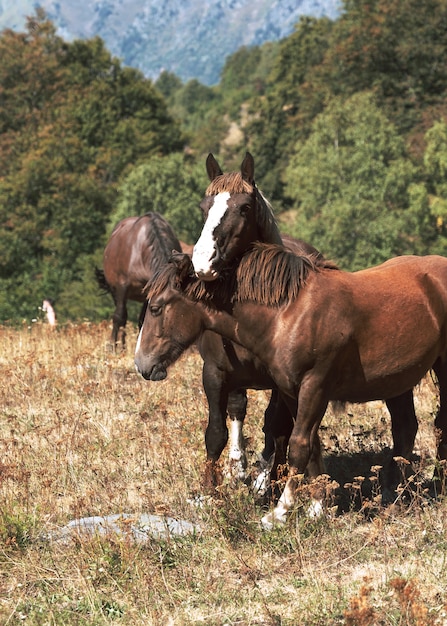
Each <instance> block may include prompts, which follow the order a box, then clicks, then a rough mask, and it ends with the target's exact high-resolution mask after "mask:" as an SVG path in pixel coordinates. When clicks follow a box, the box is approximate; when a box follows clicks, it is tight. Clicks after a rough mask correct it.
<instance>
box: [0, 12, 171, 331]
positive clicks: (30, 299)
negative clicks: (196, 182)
mask: <svg viewBox="0 0 447 626" xmlns="http://www.w3.org/2000/svg"><path fill="white" fill-rule="evenodd" d="M0 53H1V54H2V64H1V68H0V89H1V93H2V99H1V101H0V165H1V168H2V169H1V178H0V247H1V249H2V254H1V256H0V319H11V318H13V317H14V316H15V315H20V316H23V317H29V316H30V315H32V314H33V312H34V311H35V306H36V300H37V301H40V302H41V301H42V299H43V297H52V298H53V299H55V300H56V301H57V299H58V296H59V294H60V293H61V292H62V291H63V290H67V289H69V285H70V283H71V282H73V281H78V280H79V279H80V277H81V276H84V270H85V258H87V257H89V256H90V255H92V254H94V253H95V251H96V250H97V248H98V246H99V245H101V244H102V242H103V236H104V233H105V230H106V225H107V222H108V219H109V216H110V212H111V210H112V207H113V204H114V201H115V199H116V186H117V184H118V181H119V180H120V178H121V177H123V176H124V175H125V174H126V173H127V172H128V171H130V169H131V168H132V167H133V166H134V165H135V164H137V163H139V162H141V161H142V160H143V159H146V158H147V157H148V156H149V155H164V154H168V153H169V152H171V151H172V150H178V149H180V148H181V147H182V146H183V137H182V136H181V133H180V130H179V126H178V124H176V123H175V122H174V121H173V119H172V117H171V116H170V115H169V114H168V111H167V107H166V104H165V102H164V100H163V98H162V96H161V95H160V93H159V92H158V91H157V90H156V89H155V87H154V86H153V84H152V83H151V81H148V80H146V79H145V78H144V77H143V76H142V75H141V74H140V73H139V72H137V71H135V70H133V69H130V68H121V65H120V63H119V61H118V60H116V59H113V58H112V57H111V56H110V53H109V52H108V51H107V50H106V49H105V48H104V45H103V42H102V41H101V39H99V38H94V39H92V40H88V41H75V42H73V43H71V44H67V43H65V42H64V41H63V40H62V39H61V38H59V37H57V36H56V35H55V30H54V27H53V25H52V24H51V22H49V21H47V20H46V18H45V15H44V14H43V12H41V11H40V10H39V11H38V12H37V14H36V17H35V18H31V19H29V20H28V26H27V33H13V32H12V31H5V32H4V33H2V35H1V36H0ZM92 269H93V268H92ZM18 303H19V305H18ZM18 306H19V309H20V312H19V313H17V310H18ZM27 312H28V313H27Z"/></svg>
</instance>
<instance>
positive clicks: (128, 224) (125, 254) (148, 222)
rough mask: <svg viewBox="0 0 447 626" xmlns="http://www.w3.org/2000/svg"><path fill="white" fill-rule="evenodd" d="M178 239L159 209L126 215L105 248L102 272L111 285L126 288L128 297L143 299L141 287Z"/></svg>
mask: <svg viewBox="0 0 447 626" xmlns="http://www.w3.org/2000/svg"><path fill="white" fill-rule="evenodd" d="M173 250H177V251H178V252H181V246H180V242H179V240H178V239H177V237H176V235H175V234H174V231H173V230H172V228H171V226H170V225H169V223H168V222H167V221H166V220H165V219H164V217H162V216H161V215H159V214H158V213H146V214H145V215H142V216H138V217H127V218H124V219H123V220H121V221H120V222H118V224H117V225H116V226H115V228H114V229H113V231H112V234H111V236H110V239H109V241H108V243H107V245H106V247H105V249H104V261H103V268H104V276H105V278H106V281H107V283H108V284H109V285H110V286H111V288H112V289H113V288H116V287H117V286H121V287H123V288H126V289H127V290H128V297H129V298H130V299H136V300H141V301H142V300H143V296H142V295H141V290H142V289H143V287H144V286H145V285H146V283H147V282H148V280H150V278H151V277H152V276H153V275H154V273H155V272H156V271H157V270H158V269H160V268H161V267H162V266H163V265H164V264H166V263H167V262H168V260H169V258H170V255H171V253H172V251H173Z"/></svg>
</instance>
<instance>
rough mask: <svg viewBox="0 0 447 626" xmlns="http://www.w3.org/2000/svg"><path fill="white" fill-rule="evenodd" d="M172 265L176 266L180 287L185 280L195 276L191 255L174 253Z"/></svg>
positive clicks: (175, 251)
mask: <svg viewBox="0 0 447 626" xmlns="http://www.w3.org/2000/svg"><path fill="white" fill-rule="evenodd" d="M171 263H172V264H173V265H175V268H176V270H177V282H178V284H179V285H180V284H181V283H182V282H183V280H184V279H185V278H187V277H188V276H193V275H194V266H193V264H192V261H191V257H190V256H189V254H185V253H183V252H177V250H173V251H172V255H171Z"/></svg>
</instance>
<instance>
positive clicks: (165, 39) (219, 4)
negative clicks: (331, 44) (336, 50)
mask: <svg viewBox="0 0 447 626" xmlns="http://www.w3.org/2000/svg"><path fill="white" fill-rule="evenodd" d="M36 4H39V5H40V6H42V7H43V8H44V9H45V11H46V12H47V15H48V17H49V18H50V19H51V20H52V21H53V22H54V23H55V24H56V25H57V26H58V28H59V32H60V34H61V36H63V37H64V38H65V39H68V40H70V39H73V38H89V37H93V36H95V35H99V36H100V37H101V38H102V39H103V40H104V41H105V43H106V46H107V48H108V49H109V50H110V51H111V52H112V54H113V55H115V56H117V57H119V58H120V59H122V61H123V63H124V64H126V65H130V66H132V67H136V68H138V69H140V70H141V71H142V72H143V73H144V74H145V75H146V76H148V77H151V78H156V77H157V76H158V75H159V73H160V72H161V71H162V70H168V71H170V72H174V73H175V74H177V76H179V77H180V78H181V79H182V80H183V81H187V80H189V79H192V78H196V79H198V80H199V81H200V82H202V83H204V84H207V85H212V84H216V83H217V82H218V81H219V75H220V71H221V69H222V67H223V64H224V62H225V58H226V57H227V56H228V55H229V54H232V53H233V52H235V51H236V50H237V49H238V48H240V47H241V46H244V45H246V46H249V45H253V44H262V43H264V42H265V41H276V40H278V39H281V38H283V37H286V36H287V35H289V34H290V33H291V32H292V31H293V28H294V25H295V24H296V23H297V22H298V20H299V18H300V16H301V15H311V16H314V17H320V16H322V15H326V16H328V17H331V18H333V17H336V15H337V12H338V2H337V0H256V2H253V0H209V1H208V2H206V3H204V2H203V0H165V1H164V2H160V0H90V1H89V2H86V1H85V0H83V1H82V0H81V1H80V0H64V2H59V1H58V0H40V2H39V3H37V2H36V0H16V2H15V3H14V8H13V7H11V1H10V0H0V28H5V27H9V28H13V29H16V30H21V29H23V27H24V24H25V17H24V16H25V15H32V14H33V13H34V8H33V7H34V6H36Z"/></svg>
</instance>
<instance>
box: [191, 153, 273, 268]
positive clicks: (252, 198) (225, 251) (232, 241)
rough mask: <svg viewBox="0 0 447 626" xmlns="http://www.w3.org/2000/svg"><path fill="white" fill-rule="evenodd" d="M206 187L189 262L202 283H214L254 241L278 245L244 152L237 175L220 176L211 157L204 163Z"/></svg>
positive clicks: (268, 208) (269, 211) (251, 164)
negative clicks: (190, 261) (197, 237)
mask: <svg viewBox="0 0 447 626" xmlns="http://www.w3.org/2000/svg"><path fill="white" fill-rule="evenodd" d="M206 170H207V173H208V176H209V178H210V184H209V185H208V188H207V189H206V192H205V197H204V198H203V200H202V202H201V203H200V207H201V209H202V213H203V218H204V225H203V229H202V233H201V235H200V237H199V239H198V241H197V243H196V245H195V246H194V252H193V255H192V262H193V265H194V269H195V271H196V274H197V276H198V277H199V278H201V279H202V280H215V279H216V278H218V277H219V276H220V274H221V272H222V269H224V268H226V267H228V266H229V265H230V264H232V263H233V262H234V261H235V260H237V259H239V258H240V257H241V256H242V255H243V254H244V252H245V251H246V250H248V248H249V247H250V246H251V244H252V243H253V242H255V241H261V242H265V243H277V244H281V243H282V239H281V234H280V232H279V229H278V226H277V223H276V220H275V216H274V214H273V209H272V207H271V205H270V203H269V202H268V200H267V199H266V198H265V197H264V195H263V194H262V192H261V191H260V190H259V189H258V187H257V186H256V183H255V180H254V160H253V157H252V156H251V154H250V153H249V152H247V154H246V156H245V158H244V160H243V161H242V164H241V171H240V172H228V173H226V174H223V173H222V170H221V168H220V165H219V164H218V162H217V161H216V159H215V158H214V156H213V155H212V154H209V155H208V158H207V160H206Z"/></svg>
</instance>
